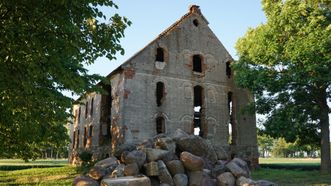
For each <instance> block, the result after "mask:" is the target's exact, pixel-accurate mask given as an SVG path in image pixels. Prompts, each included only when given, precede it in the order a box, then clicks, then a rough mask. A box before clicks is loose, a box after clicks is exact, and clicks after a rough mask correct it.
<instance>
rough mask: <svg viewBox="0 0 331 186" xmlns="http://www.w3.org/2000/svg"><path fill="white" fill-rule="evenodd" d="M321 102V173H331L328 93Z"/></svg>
mask: <svg viewBox="0 0 331 186" xmlns="http://www.w3.org/2000/svg"><path fill="white" fill-rule="evenodd" d="M322 97H324V99H323V98H322V100H320V101H321V102H320V108H321V113H320V125H321V172H322V173H328V172H330V130H329V115H328V114H329V106H328V104H327V101H326V100H327V98H326V92H324V95H323V96H322Z"/></svg>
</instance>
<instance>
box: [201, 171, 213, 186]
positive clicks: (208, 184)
mask: <svg viewBox="0 0 331 186" xmlns="http://www.w3.org/2000/svg"><path fill="white" fill-rule="evenodd" d="M201 185H203V186H216V180H215V179H212V178H211V177H210V170H208V169H203V171H202V180H201Z"/></svg>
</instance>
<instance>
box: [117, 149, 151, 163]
mask: <svg viewBox="0 0 331 186" xmlns="http://www.w3.org/2000/svg"><path fill="white" fill-rule="evenodd" d="M121 161H122V162H124V163H125V164H130V163H137V165H138V166H139V167H142V166H143V165H144V163H145V161H146V154H145V152H143V151H140V150H134V151H131V152H128V151H126V152H123V153H122V155H121Z"/></svg>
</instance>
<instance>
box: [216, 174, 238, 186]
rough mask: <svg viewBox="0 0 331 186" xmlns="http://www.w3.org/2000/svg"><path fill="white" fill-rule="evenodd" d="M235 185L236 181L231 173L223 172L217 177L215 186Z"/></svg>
mask: <svg viewBox="0 0 331 186" xmlns="http://www.w3.org/2000/svg"><path fill="white" fill-rule="evenodd" d="M235 183H236V179H235V177H234V176H233V175H232V174H231V172H224V173H222V174H220V175H219V176H217V186H234V185H235Z"/></svg>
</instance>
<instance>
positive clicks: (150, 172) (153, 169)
mask: <svg viewBox="0 0 331 186" xmlns="http://www.w3.org/2000/svg"><path fill="white" fill-rule="evenodd" d="M144 168H145V172H146V175H147V176H158V175H159V165H158V163H157V162H155V161H152V162H150V163H146V164H145V165H144Z"/></svg>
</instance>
